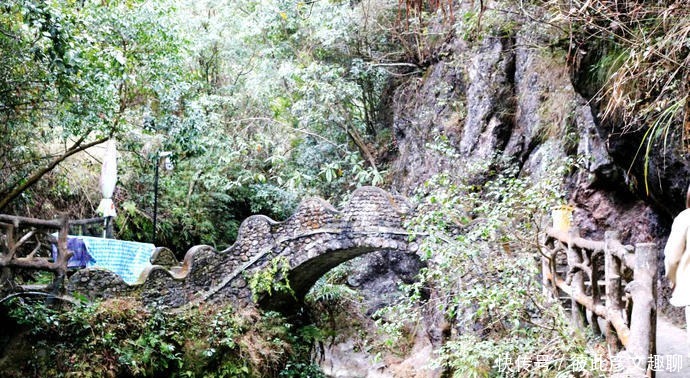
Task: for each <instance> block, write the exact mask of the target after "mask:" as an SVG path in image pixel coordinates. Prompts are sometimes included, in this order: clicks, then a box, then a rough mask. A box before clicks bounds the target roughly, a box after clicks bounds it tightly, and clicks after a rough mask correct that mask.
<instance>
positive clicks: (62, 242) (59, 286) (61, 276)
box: [48, 217, 72, 304]
mask: <svg viewBox="0 0 690 378" xmlns="http://www.w3.org/2000/svg"><path fill="white" fill-rule="evenodd" d="M68 234H69V222H68V221H67V218H66V217H64V218H62V219H60V232H59V233H58V241H57V250H58V254H57V259H56V260H55V262H54V264H55V275H54V277H53V288H52V290H51V291H52V294H53V295H54V296H58V295H61V294H62V290H63V287H64V283H65V276H66V275H67V262H68V261H69V259H70V257H72V252H70V251H69V250H68V249H67V235H68ZM48 302H49V304H51V303H52V300H50V298H49V301H48Z"/></svg>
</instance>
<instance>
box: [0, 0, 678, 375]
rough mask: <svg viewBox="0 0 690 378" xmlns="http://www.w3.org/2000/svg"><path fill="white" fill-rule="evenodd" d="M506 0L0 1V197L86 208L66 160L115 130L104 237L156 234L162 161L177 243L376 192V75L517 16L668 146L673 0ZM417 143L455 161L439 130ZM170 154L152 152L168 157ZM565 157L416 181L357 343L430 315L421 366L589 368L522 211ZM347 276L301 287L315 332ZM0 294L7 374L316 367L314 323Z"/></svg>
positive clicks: (548, 184)
mask: <svg viewBox="0 0 690 378" xmlns="http://www.w3.org/2000/svg"><path fill="white" fill-rule="evenodd" d="M504 3H505V2H500V1H498V2H488V1H479V2H469V1H467V2H465V1H460V2H452V1H446V0H433V1H431V0H430V1H422V0H406V1H392V0H370V1H310V2H295V1H289V0H265V1H258V0H233V1H213V0H204V1H193V0H185V1H173V0H146V1H144V0H122V1H100V0H99V1H96V0H85V1H81V0H69V1H59V0H48V1H43V0H14V1H10V2H3V4H2V5H0V9H1V10H2V11H1V12H0V52H1V53H0V65H1V66H2V67H3V69H2V71H1V72H0V127H1V128H2V130H1V133H0V135H2V137H1V139H0V211H2V212H14V213H17V214H21V215H32V216H37V217H44V218H52V217H54V216H55V215H56V214H58V213H63V212H64V213H67V214H69V216H71V217H75V218H84V217H91V216H94V215H95V213H94V211H95V207H96V206H95V204H97V203H98V199H99V196H100V194H99V191H98V186H97V174H98V170H99V164H98V163H99V159H100V154H101V151H100V150H99V149H98V148H92V149H90V150H88V154H79V153H80V152H82V151H83V150H85V149H86V148H87V147H90V146H94V145H98V144H99V143H101V142H102V141H104V140H106V139H108V138H115V139H116V140H117V141H118V148H119V157H120V160H119V166H120V177H119V182H118V188H117V191H116V194H115V201H116V204H117V206H118V211H119V216H118V217H117V218H116V222H117V223H116V225H117V233H118V237H119V238H121V239H129V240H140V241H150V240H151V235H152V233H153V231H154V230H153V222H152V219H153V217H154V208H153V202H154V200H153V197H154V171H155V167H156V166H158V168H159V172H160V175H159V176H160V177H159V189H158V194H159V207H158V212H157V214H156V215H157V216H158V221H159V222H158V224H157V228H158V229H157V230H156V232H157V235H158V237H157V242H158V244H160V245H166V246H168V247H171V248H172V249H173V250H174V251H176V253H177V254H178V255H179V256H181V255H182V254H183V253H184V252H185V251H186V250H187V248H189V247H190V246H192V245H195V244H200V243H204V244H210V245H213V246H217V247H222V246H225V245H227V244H229V243H231V242H232V241H233V240H234V237H235V234H236V232H237V229H238V227H239V224H240V222H241V221H242V220H243V219H244V218H246V217H247V216H248V215H250V214H254V213H262V214H266V215H269V216H271V217H274V218H276V219H282V218H284V217H286V216H288V215H289V214H290V213H291V211H292V210H293V209H294V207H295V206H296V204H297V202H298V201H299V199H300V198H301V197H303V196H308V195H320V196H323V197H326V198H328V199H330V200H332V201H334V202H338V201H341V200H342V199H343V198H344V197H345V193H347V192H349V191H350V190H352V189H353V188H354V187H356V186H358V185H365V184H374V185H378V184H385V183H386V182H387V181H386V180H387V179H389V177H388V176H387V171H386V168H387V167H386V164H387V162H388V161H389V160H390V159H391V158H392V157H393V156H394V154H395V152H396V151H395V150H396V146H395V142H394V138H393V135H392V134H393V131H392V126H391V125H392V119H391V117H392V114H391V112H392V110H391V106H390V101H393V100H392V99H391V96H390V95H391V94H392V93H393V89H394V88H395V86H396V85H397V84H399V83H401V82H404V81H405V80H407V79H408V78H410V77H412V78H414V79H415V80H416V79H417V78H418V77H420V76H421V75H422V74H425V73H426V71H425V69H426V67H428V66H429V65H430V64H432V63H433V62H434V60H438V59H440V58H439V56H441V55H443V54H446V51H445V50H444V49H443V48H444V44H445V43H446V42H447V41H449V40H451V39H453V38H455V39H457V40H458V41H460V42H458V43H465V44H467V45H468V46H470V48H471V46H472V44H473V43H476V42H478V41H481V39H482V38H483V37H485V35H486V34H487V33H494V34H495V35H499V36H502V37H504V36H512V35H513V34H514V32H515V30H516V29H517V28H519V25H516V24H515V23H514V22H513V21H509V22H506V21H505V20H506V19H507V18H508V16H506V15H510V18H512V17H513V16H515V15H519V17H523V18H528V19H532V20H536V19H540V20H542V24H543V25H544V27H548V28H552V29H553V31H554V35H556V37H554V38H553V40H551V41H549V42H548V43H549V44H550V45H549V46H537V47H538V48H540V49H544V50H546V49H549V50H551V51H553V49H559V48H564V50H567V54H564V55H566V58H567V61H568V63H569V64H571V67H572V68H573V72H575V73H578V74H580V75H583V73H584V75H586V76H587V78H588V79H590V80H589V81H588V82H587V83H586V85H584V86H583V87H584V90H588V91H590V92H591V93H588V94H589V95H591V96H592V97H593V99H594V100H595V101H594V105H595V107H598V108H599V109H600V110H601V114H600V115H598V116H599V118H600V119H601V120H604V121H605V122H607V124H609V125H610V126H612V127H613V128H614V130H615V131H616V132H620V133H622V134H626V133H639V134H640V135H641V140H642V141H643V143H642V144H641V146H640V149H639V151H638V155H639V156H642V155H648V154H649V151H650V150H651V149H653V148H657V147H659V146H660V144H659V141H662V142H664V143H662V147H663V146H666V144H665V142H666V141H667V139H668V138H669V137H670V136H671V135H682V136H684V137H685V138H686V140H685V142H687V135H686V134H685V133H687V132H688V125H690V122H689V121H688V120H689V118H688V117H689V116H688V114H690V110H688V109H690V105H688V90H689V88H688V82H689V81H688V74H689V73H688V67H690V64H689V62H688V59H689V54H688V52H689V51H690V46H689V45H688V42H687V41H688V40H690V38H689V37H690V20H689V19H688V12H687V9H686V8H687V7H685V6H684V2H683V1H682V0H675V1H674V0H667V1H645V0H637V1H627V2H624V3H625V4H622V3H623V2H620V1H604V0H599V1H586V2H584V1H577V0H574V1H569V2H563V1H558V0H553V1H551V0H548V1H532V2H529V1H528V2H519V4H512V3H511V4H508V5H507V6H506V7H503V6H499V5H500V4H504ZM622 5H625V6H622ZM399 7H400V8H399ZM535 9H539V11H538V12H537V11H535ZM515 17H516V18H519V17H518V16H515ZM459 102H461V101H459ZM459 106H460V107H462V106H461V105H459ZM458 113H461V112H458ZM461 117H462V116H460V118H461ZM683 127H685V128H683ZM674 132H675V134H674ZM681 145H682V143H681ZM427 147H428V148H431V149H437V150H438V151H441V152H444V153H446V154H448V156H447V159H449V160H454V161H459V160H461V159H462V158H463V157H461V156H459V155H455V151H454V149H453V148H452V147H451V146H448V145H447V143H446V141H444V140H442V139H439V141H437V142H436V143H434V144H432V145H429V146H427ZM165 151H168V152H171V162H170V163H171V164H167V165H166V164H163V160H164V159H162V158H161V153H162V152H165ZM569 163H572V162H569ZM166 166H168V167H171V168H172V169H171V170H168V169H165V167H166ZM569 168H570V167H569V166H559V167H550V169H547V170H545V172H543V175H542V177H541V180H534V181H533V182H530V181H529V180H528V179H527V178H525V177H523V176H521V174H520V172H519V169H517V168H516V167H515V165H514V162H505V161H502V160H501V159H498V158H497V159H495V160H493V161H487V162H468V163H467V166H466V169H465V171H464V172H448V173H444V174H440V175H437V176H435V177H434V178H433V179H432V180H430V181H429V182H427V183H426V184H424V185H423V186H422V187H420V189H419V191H418V193H417V198H416V201H417V203H419V204H420V205H419V207H418V209H417V214H416V218H415V219H413V220H411V222H410V224H409V228H410V230H412V231H414V232H418V233H423V234H425V235H427V237H426V238H425V239H424V243H423V245H422V246H421V250H420V255H421V257H422V259H424V261H425V263H426V264H427V267H426V268H425V269H423V270H422V272H421V273H420V277H419V281H418V282H417V283H415V284H412V285H405V286H403V288H402V290H403V291H404V292H405V293H406V294H407V295H406V296H403V297H402V298H401V299H400V300H399V301H398V302H397V303H396V304H395V305H394V306H391V307H388V308H385V309H382V310H380V311H378V312H377V313H376V314H375V315H374V316H373V318H374V319H376V323H377V324H376V326H377V327H378V329H379V333H377V334H375V335H373V338H375V339H374V340H372V337H370V335H367V333H366V331H365V330H364V329H357V330H356V332H357V333H356V335H357V337H358V338H359V342H360V344H358V346H357V347H358V348H360V349H361V350H363V351H366V352H369V353H370V354H373V355H381V354H383V353H393V354H404V353H405V352H407V351H409V350H410V344H411V343H412V342H413V338H414V335H415V332H416V331H417V329H418V326H419V324H420V323H421V322H422V320H421V319H422V318H423V317H425V316H429V314H435V315H439V314H440V318H441V319H440V320H439V321H438V323H439V324H442V325H443V326H444V329H445V330H446V331H447V333H448V334H447V335H446V336H445V337H446V338H445V339H444V345H443V347H442V348H441V349H440V353H439V355H438V358H437V359H435V360H434V361H432V364H434V366H437V367H440V368H441V369H443V370H444V371H446V372H448V374H453V375H454V376H457V377H465V376H500V375H514V376H533V375H536V374H541V375H543V376H552V375H555V374H556V373H557V372H560V373H563V374H565V373H572V374H573V375H575V376H586V375H587V374H590V373H599V372H597V371H596V370H597V369H590V370H593V372H588V371H585V370H586V369H584V367H583V366H573V365H569V364H568V363H569V362H573V361H581V360H585V361H587V362H589V363H586V364H585V365H584V366H587V367H591V366H593V364H592V363H591V362H593V361H592V360H594V359H597V358H599V355H598V352H597V351H596V350H594V348H595V347H594V346H592V345H593V344H592V343H591V342H590V340H588V339H587V337H586V335H581V334H574V333H572V331H571V330H570V329H569V328H568V326H567V324H565V322H564V316H563V314H562V309H561V307H560V306H558V305H557V304H555V303H553V302H549V301H548V298H546V297H545V296H544V295H543V293H542V291H541V288H540V287H539V286H538V285H537V283H538V279H537V272H536V271H535V269H536V267H537V258H538V257H539V256H540V255H539V252H540V245H539V241H538V235H539V233H540V231H541V230H540V229H539V227H540V225H541V219H542V217H543V216H544V215H545V213H546V211H547V210H548V209H549V207H550V206H551V205H554V204H558V203H559V201H561V200H562V198H563V197H562V193H561V191H562V182H561V179H562V178H563V176H564V175H566V174H567V172H568V169H569ZM278 264H279V263H276V265H274V266H272V268H271V269H269V270H267V271H266V272H262V273H261V274H257V275H256V276H254V277H253V278H252V279H250V282H249V284H250V286H251V288H252V289H253V291H254V292H255V294H258V293H263V292H271V291H272V290H279V289H289V284H288V283H286V284H285V285H283V286H281V285H278V286H275V285H276V283H275V282H274V281H273V279H272V278H273V277H274V276H275V275H276V274H277V273H283V274H282V275H283V276H284V273H285V269H286V268H285V266H284V265H283V264H282V262H281V263H280V265H278ZM346 281H347V280H346V274H345V273H344V270H343V268H340V269H338V270H337V271H336V272H334V273H332V274H331V275H330V276H329V277H326V278H324V279H323V280H322V281H320V282H319V283H318V284H317V286H316V287H315V288H314V290H313V291H312V293H311V296H310V301H311V306H312V309H313V310H314V309H315V310H316V311H314V312H315V314H314V315H315V316H316V317H318V318H319V320H320V321H321V322H322V323H323V325H324V326H326V327H328V326H329V324H330V325H331V326H332V329H331V330H334V329H336V327H335V326H336V325H337V324H336V323H339V322H341V321H343V323H340V325H342V324H348V325H349V324H350V323H347V321H351V320H353V319H354V318H356V317H357V315H353V314H356V313H357V311H360V310H361V304H360V302H361V301H360V297H359V296H358V294H357V293H356V292H355V291H354V290H352V289H350V288H349V287H347V286H346V285H344V283H345V282H346ZM8 303H11V306H10V307H11V308H10V309H9V310H8V311H9V315H8V319H10V321H13V322H16V323H17V324H18V325H19V326H21V327H19V328H18V330H17V331H18V332H21V333H22V335H25V336H26V339H25V340H26V341H24V344H22V345H17V350H23V351H33V350H40V351H41V353H26V354H17V355H15V356H14V358H16V359H18V361H19V360H21V361H20V363H15V364H11V362H13V361H9V360H7V361H5V362H7V363H8V366H10V365H11V366H13V367H15V368H16V367H17V366H25V367H24V368H23V369H24V370H21V371H15V370H3V371H4V372H6V373H7V375H9V376H12V375H14V376H60V375H64V376H67V375H70V376H75V375H77V376H79V375H83V376H88V375H89V374H92V375H93V376H103V375H141V376H153V375H159V376H163V375H170V376H218V377H223V376H282V377H291V376H307V375H309V376H320V375H319V374H320V373H319V372H318V370H317V369H315V368H314V366H312V365H311V364H309V363H305V361H308V360H309V358H310V357H311V355H310V350H309V348H308V347H305V345H311V343H313V342H314V341H315V340H318V339H320V337H321V336H322V335H321V333H320V332H319V331H318V330H316V329H314V328H312V327H307V328H302V329H299V330H295V329H293V326H290V325H289V324H287V323H286V321H285V319H283V318H281V317H280V316H277V315H275V314H264V315H258V314H256V313H253V312H247V313H241V314H236V313H233V312H232V311H231V309H229V308H223V307H221V308H196V309H193V310H191V311H189V312H183V313H179V314H164V313H163V312H160V311H157V310H152V309H145V308H142V307H140V306H139V305H138V304H136V303H131V302H128V301H124V300H118V301H107V302H103V303H97V304H92V305H84V306H77V307H75V308H72V309H70V310H69V311H57V310H55V309H54V308H50V307H47V306H44V305H42V304H35V303H34V304H30V303H28V302H23V301H13V302H8ZM355 310H356V311H355ZM360 315H361V314H360ZM345 318H348V319H345ZM362 318H366V320H367V321H371V322H373V320H372V319H371V317H368V316H363V315H362ZM436 320H438V319H436ZM370 325H371V326H373V324H370ZM16 340H20V338H17V339H16ZM542 356H548V357H549V359H548V362H545V363H544V364H542V365H541V367H540V369H536V370H527V369H520V368H518V367H517V366H515V365H514V364H513V365H509V366H508V365H506V364H508V363H514V362H515V361H517V360H518V359H519V358H523V359H529V360H530V361H536V360H538V359H539V358H540V357H542ZM24 361H26V362H28V363H27V364H23V362H24ZM54 361H59V363H58V364H57V365H55V364H54ZM14 362H17V361H14ZM508 368H510V369H513V370H511V371H510V372H509V373H510V374H508V373H506V371H505V370H504V369H508ZM578 369H579V370H578ZM89 372H90V373H89Z"/></svg>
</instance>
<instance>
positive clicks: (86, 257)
mask: <svg viewBox="0 0 690 378" xmlns="http://www.w3.org/2000/svg"><path fill="white" fill-rule="evenodd" d="M51 249H52V252H53V261H55V260H57V255H58V249H57V245H56V244H52V245H51ZM67 249H68V250H70V251H72V257H70V259H69V260H68V261H67V267H68V268H84V267H87V266H90V265H93V264H94V263H95V262H96V260H95V259H94V258H93V257H92V256H91V255H90V254H89V252H88V251H87V250H86V245H85V244H84V240H82V239H80V238H67Z"/></svg>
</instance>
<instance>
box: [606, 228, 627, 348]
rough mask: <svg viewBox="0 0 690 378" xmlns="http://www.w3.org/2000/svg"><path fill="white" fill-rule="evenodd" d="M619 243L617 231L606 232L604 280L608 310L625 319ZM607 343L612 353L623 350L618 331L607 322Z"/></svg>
mask: <svg viewBox="0 0 690 378" xmlns="http://www.w3.org/2000/svg"><path fill="white" fill-rule="evenodd" d="M614 241H618V232H617V231H606V232H605V233H604V243H605V247H604V280H605V281H606V310H607V311H608V312H615V313H619V314H621V317H622V318H623V319H627V318H626V317H624V312H625V306H624V305H623V290H622V287H621V276H620V271H621V261H620V260H619V259H618V258H617V257H616V256H615V255H614V254H613V250H612V248H613V246H612V244H613V242H614ZM606 325H607V329H606V343H607V344H608V346H609V348H610V349H611V352H613V353H615V352H618V351H619V350H620V348H621V343H620V340H619V339H618V336H617V335H616V329H615V328H614V327H613V326H612V324H611V322H607V324H606Z"/></svg>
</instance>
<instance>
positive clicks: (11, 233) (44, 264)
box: [0, 214, 105, 295]
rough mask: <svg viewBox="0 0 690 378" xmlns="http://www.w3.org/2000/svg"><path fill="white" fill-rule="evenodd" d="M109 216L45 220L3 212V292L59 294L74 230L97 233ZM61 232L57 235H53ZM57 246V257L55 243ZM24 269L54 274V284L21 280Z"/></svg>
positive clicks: (0, 226) (0, 225)
mask: <svg viewBox="0 0 690 378" xmlns="http://www.w3.org/2000/svg"><path fill="white" fill-rule="evenodd" d="M104 221H105V218H90V219H82V220H75V221H68V220H67V218H61V219H55V220H44V219H35V218H27V217H20V216H13V215H5V214H0V294H2V295H6V294H8V293H11V292H17V291H32V290H33V291H41V292H50V293H52V294H53V295H59V294H60V293H61V291H62V288H63V287H62V285H63V283H64V278H65V276H66V274H67V262H68V261H69V259H70V257H71V256H72V252H71V251H69V250H68V249H67V235H68V234H69V233H70V229H77V230H78V232H77V233H90V234H93V228H94V226H100V225H104V224H105V223H104ZM55 231H57V234H58V236H57V238H55V237H54V236H53V234H54V233H55ZM53 243H54V244H56V245H57V257H56V258H53V256H52V253H51V244H53ZM22 270H34V271H35V270H39V271H48V272H51V273H53V279H52V283H51V284H48V285H31V284H26V282H20V281H22V280H21V279H19V280H18V276H19V273H20V271H22Z"/></svg>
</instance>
